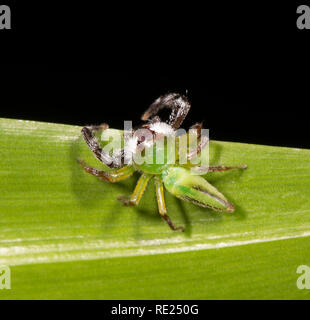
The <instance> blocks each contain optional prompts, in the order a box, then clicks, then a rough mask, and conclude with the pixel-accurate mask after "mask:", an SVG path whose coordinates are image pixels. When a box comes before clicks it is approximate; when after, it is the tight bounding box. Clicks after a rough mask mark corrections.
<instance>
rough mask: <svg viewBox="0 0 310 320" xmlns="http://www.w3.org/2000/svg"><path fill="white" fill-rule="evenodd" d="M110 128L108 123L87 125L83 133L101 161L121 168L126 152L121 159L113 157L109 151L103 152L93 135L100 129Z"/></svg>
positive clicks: (114, 167) (112, 167) (113, 167)
mask: <svg viewBox="0 0 310 320" xmlns="http://www.w3.org/2000/svg"><path fill="white" fill-rule="evenodd" d="M108 128H109V126H108V125H107V124H103V125H101V126H87V127H84V128H83V129H82V135H83V138H84V140H85V142H86V143H87V145H88V147H89V149H90V150H91V151H92V152H93V154H94V155H95V157H96V158H97V159H98V160H99V161H101V162H102V163H104V164H105V165H107V166H108V167H110V168H111V169H116V168H121V167H122V166H123V157H124V153H123V152H122V153H121V155H120V156H121V158H120V159H117V158H113V157H111V156H110V155H108V154H107V153H105V152H103V150H102V148H101V147H100V146H99V144H98V142H97V140H96V138H95V137H94V136H93V133H94V132H96V131H98V130H106V129H108Z"/></svg>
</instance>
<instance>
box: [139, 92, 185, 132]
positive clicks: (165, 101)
mask: <svg viewBox="0 0 310 320" xmlns="http://www.w3.org/2000/svg"><path fill="white" fill-rule="evenodd" d="M190 107H191V105H190V103H189V101H188V100H187V98H186V97H185V96H182V95H180V94H178V93H169V94H166V95H164V96H160V97H159V98H158V99H156V100H155V101H154V102H153V103H152V104H151V105H150V107H149V108H148V109H147V110H146V111H145V112H144V114H143V115H142V117H141V119H142V120H144V121H146V120H148V119H150V118H151V117H153V116H155V115H156V114H157V113H158V112H159V111H160V110H161V109H163V108H169V109H171V114H170V117H169V120H168V123H169V124H170V125H171V126H172V127H173V129H177V128H179V127H180V125H181V123H182V122H183V120H184V119H185V117H186V115H187V113H188V111H189V109H190Z"/></svg>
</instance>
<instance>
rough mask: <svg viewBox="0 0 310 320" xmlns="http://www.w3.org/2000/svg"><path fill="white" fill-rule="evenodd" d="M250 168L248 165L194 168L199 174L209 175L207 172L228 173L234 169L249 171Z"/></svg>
mask: <svg viewBox="0 0 310 320" xmlns="http://www.w3.org/2000/svg"><path fill="white" fill-rule="evenodd" d="M247 168H248V166H247V165H246V164H244V165H241V166H210V167H204V166H201V167H200V166H197V167H195V168H194V170H195V171H196V172H197V173H202V174H203V173H207V172H215V171H227V170H232V169H247Z"/></svg>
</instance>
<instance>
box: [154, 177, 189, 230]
mask: <svg viewBox="0 0 310 320" xmlns="http://www.w3.org/2000/svg"><path fill="white" fill-rule="evenodd" d="M155 188H156V197H157V204H158V210H159V213H160V215H161V216H162V217H163V218H164V219H165V221H166V222H167V223H168V225H169V227H170V228H171V229H172V230H174V231H176V230H181V231H185V228H184V227H182V226H179V227H176V226H175V225H174V224H173V223H172V221H171V220H170V217H169V216H168V215H167V209H166V203H165V196H164V188H163V183H162V181H161V179H160V178H159V177H157V176H155Z"/></svg>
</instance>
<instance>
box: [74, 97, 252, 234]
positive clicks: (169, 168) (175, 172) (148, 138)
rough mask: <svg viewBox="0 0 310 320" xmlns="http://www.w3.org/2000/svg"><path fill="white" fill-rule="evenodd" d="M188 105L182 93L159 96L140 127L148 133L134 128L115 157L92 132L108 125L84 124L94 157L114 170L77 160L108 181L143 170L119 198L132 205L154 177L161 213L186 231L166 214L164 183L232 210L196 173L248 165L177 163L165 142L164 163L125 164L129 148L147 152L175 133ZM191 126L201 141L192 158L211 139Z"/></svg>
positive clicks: (172, 190) (188, 197)
mask: <svg viewBox="0 0 310 320" xmlns="http://www.w3.org/2000/svg"><path fill="white" fill-rule="evenodd" d="M163 108H169V109H171V113H170V117H169V120H168V121H167V122H162V121H161V119H160V118H159V116H158V115H157V114H158V112H159V111H160V110H161V109H163ZM189 109H190V104H189V102H188V100H187V98H186V97H184V96H182V95H180V94H176V93H170V94H167V95H164V96H161V97H159V98H158V99H157V100H155V102H154V103H153V104H151V106H150V107H149V108H148V109H147V110H146V112H145V113H144V114H143V115H142V118H141V119H142V120H143V121H146V123H145V124H144V125H142V126H141V127H140V129H141V128H143V129H144V132H145V131H146V133H148V134H145V133H144V134H140V132H141V130H138V129H136V130H134V132H133V135H132V136H131V137H130V138H129V139H128V140H127V141H126V146H127V149H126V147H125V150H121V151H120V152H118V154H117V156H114V157H113V156H111V155H109V154H107V153H105V152H104V151H103V150H102V149H101V147H100V145H99V143H98V142H97V140H96V138H95V137H94V135H93V134H94V133H95V132H96V131H98V130H99V129H102V130H105V129H107V128H108V125H106V124H105V125H101V126H87V127H84V128H83V129H82V134H83V137H84V139H85V141H86V143H87V145H88V146H89V148H90V149H91V151H92V152H93V153H94V155H95V157H96V158H97V159H98V160H100V161H101V162H102V163H104V164H105V165H107V166H108V167H109V168H112V169H114V170H113V171H112V172H111V171H109V172H106V171H100V170H97V169H95V168H92V167H89V166H88V165H86V164H85V163H84V161H82V160H78V161H79V162H80V164H81V165H82V167H83V168H84V170H85V171H86V172H88V173H90V174H92V175H94V176H97V177H99V178H101V179H103V180H106V181H109V182H117V181H120V180H124V179H126V178H128V177H130V176H131V175H132V174H133V173H134V172H135V171H139V172H141V173H142V175H141V177H140V179H139V180H138V182H137V185H136V187H135V190H134V192H133V194H132V195H131V196H130V197H129V198H127V197H124V196H120V197H119V198H118V199H119V200H121V201H122V202H123V203H124V204H125V205H127V206H129V205H130V206H133V205H137V204H138V203H139V201H140V199H141V197H142V195H143V192H144V190H145V188H146V186H147V184H148V182H149V180H150V179H151V178H153V177H154V181H155V187H156V196H157V203H158V209H159V213H160V214H161V216H162V217H163V218H164V219H165V220H166V222H167V223H168V225H169V226H170V228H171V229H172V230H182V231H184V227H182V226H179V227H176V226H175V225H174V224H173V223H172V221H171V220H170V218H169V216H168V215H167V210H166V205H165V199H164V188H163V187H165V188H166V189H167V190H168V191H169V192H170V193H172V194H173V195H175V196H176V197H178V198H180V199H182V200H185V201H190V202H192V203H194V204H196V205H199V206H202V207H208V208H211V209H213V210H216V211H226V212H233V211H234V206H233V204H231V203H230V202H229V201H228V200H227V199H226V198H225V196H224V195H223V194H221V193H220V192H219V191H218V190H217V189H216V188H215V187H213V186H212V185H211V184H209V183H208V182H207V181H206V180H205V179H204V178H203V177H201V176H199V175H197V173H199V174H201V175H203V174H206V173H207V172H212V171H225V170H230V169H238V168H239V169H246V168H247V166H246V165H243V166H206V167H204V166H197V165H191V164H188V163H186V165H183V164H180V163H179V161H178V158H176V159H175V163H173V164H171V163H170V162H168V161H166V160H167V155H169V153H175V148H174V147H173V148H172V149H171V148H170V149H169V147H167V144H165V143H164V144H161V146H163V150H162V153H164V154H165V157H164V161H162V162H161V163H159V164H157V163H156V162H152V161H146V162H144V163H142V164H140V163H137V162H135V161H134V160H133V161H132V162H131V163H130V164H126V163H127V162H126V161H125V158H126V150H127V151H128V150H129V151H130V152H131V153H133V154H134V153H136V152H140V153H141V152H145V153H146V151H147V150H148V148H154V146H157V145H159V141H161V139H162V138H165V137H169V136H174V135H175V133H176V130H177V129H178V128H179V127H180V125H181V124H182V122H183V120H184V119H185V117H186V115H187V113H188V111H189ZM191 128H194V129H197V132H198V135H197V137H198V139H199V143H198V146H197V149H196V150H195V152H192V151H190V152H188V153H187V159H188V160H189V161H190V160H191V158H193V157H195V156H197V154H199V153H200V152H201V150H202V149H203V147H204V146H205V145H206V144H207V143H208V139H206V138H205V137H203V136H202V135H200V134H199V132H201V129H202V125H201V124H200V123H197V124H195V125H194V126H192V127H191ZM142 132H143V131H142ZM151 156H152V157H153V156H154V153H153V154H152V153H151ZM193 166H194V169H195V170H196V171H195V172H196V174H195V175H193V174H192V173H191V170H190V168H192V167H193Z"/></svg>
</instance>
